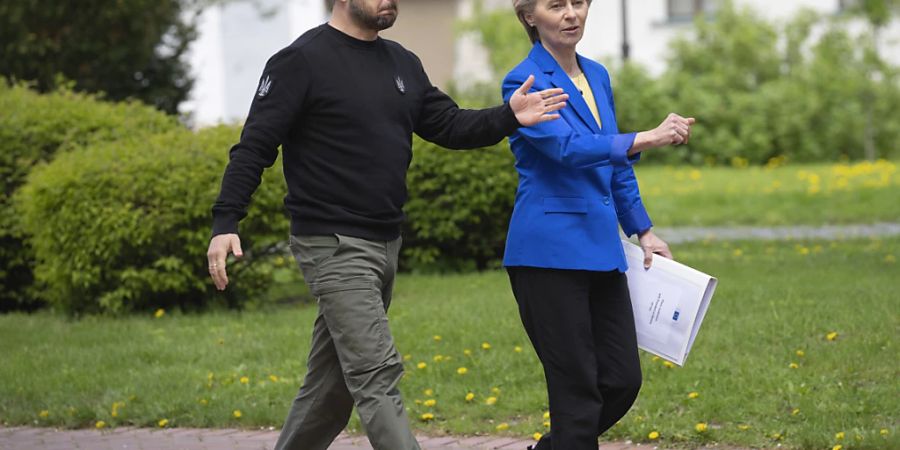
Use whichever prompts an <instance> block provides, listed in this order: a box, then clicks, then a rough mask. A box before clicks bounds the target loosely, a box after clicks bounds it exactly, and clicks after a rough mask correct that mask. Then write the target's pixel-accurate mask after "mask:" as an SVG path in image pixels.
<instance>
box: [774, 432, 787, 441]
mask: <svg viewBox="0 0 900 450" xmlns="http://www.w3.org/2000/svg"><path fill="white" fill-rule="evenodd" d="M772 439H775V440H776V441H780V440H782V439H784V435H782V434H781V433H772Z"/></svg>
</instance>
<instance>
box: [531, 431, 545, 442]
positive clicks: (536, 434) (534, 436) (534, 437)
mask: <svg viewBox="0 0 900 450" xmlns="http://www.w3.org/2000/svg"><path fill="white" fill-rule="evenodd" d="M542 437H544V435H543V434H541V433H537V432H535V433H534V434H532V435H531V438H532V439H534V440H536V441H539V440H541V438H542Z"/></svg>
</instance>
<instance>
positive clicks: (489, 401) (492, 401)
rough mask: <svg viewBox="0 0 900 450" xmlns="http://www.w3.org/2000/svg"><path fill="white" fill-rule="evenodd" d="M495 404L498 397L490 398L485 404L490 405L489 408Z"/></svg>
mask: <svg viewBox="0 0 900 450" xmlns="http://www.w3.org/2000/svg"><path fill="white" fill-rule="evenodd" d="M495 403H497V397H488V398H487V400H485V401H484V404H485V405H488V406H490V405H493V404H495Z"/></svg>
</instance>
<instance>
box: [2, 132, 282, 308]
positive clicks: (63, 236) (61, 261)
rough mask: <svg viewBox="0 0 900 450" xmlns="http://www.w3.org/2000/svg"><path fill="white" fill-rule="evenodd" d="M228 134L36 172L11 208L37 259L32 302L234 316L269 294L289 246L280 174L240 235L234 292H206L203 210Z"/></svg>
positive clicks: (155, 142) (145, 140)
mask: <svg viewBox="0 0 900 450" xmlns="http://www.w3.org/2000/svg"><path fill="white" fill-rule="evenodd" d="M237 137H238V130H237V129H235V128H227V127H220V128H214V129H207V130H204V131H202V132H200V133H198V134H194V133H192V132H190V131H187V130H185V129H175V130H172V131H169V132H166V133H162V134H156V135H152V136H143V137H135V138H131V139H128V138H126V139H122V140H119V141H113V142H103V143H93V144H92V145H90V146H88V147H85V148H82V149H78V150H76V151H71V152H67V153H64V154H61V155H58V157H57V158H56V159H55V160H54V161H53V162H51V163H49V164H47V165H44V166H41V167H38V168H36V169H35V170H34V171H33V172H32V174H31V176H30V178H29V182H28V184H26V185H25V186H24V187H23V188H22V189H20V190H19V192H18V193H17V195H16V197H15V203H16V208H17V209H18V211H19V213H20V214H21V217H22V226H23V229H24V231H25V232H26V233H27V234H28V235H29V236H30V238H29V242H30V243H31V245H32V246H33V248H34V251H35V255H36V258H37V264H36V267H35V276H36V278H37V280H38V281H39V282H40V283H41V284H42V289H41V291H40V295H41V297H42V298H43V299H45V300H46V301H47V302H48V303H49V304H50V305H52V306H54V307H56V308H58V309H61V310H64V311H67V312H70V313H82V312H105V313H120V312H126V311H136V310H148V309H152V308H157V307H171V306H178V307H180V308H182V309H198V308H202V307H204V306H207V305H209V304H212V303H223V302H224V303H227V304H228V305H229V306H239V305H240V304H242V303H243V302H245V301H246V300H247V299H248V298H251V297H252V296H253V295H254V294H256V293H258V292H261V290H262V289H263V288H265V287H267V285H268V281H269V280H270V279H271V276H272V270H271V266H270V265H267V264H253V262H254V261H261V260H262V259H263V258H264V257H265V256H267V255H269V254H273V253H277V252H278V249H279V247H278V246H277V243H278V242H279V241H283V240H284V237H285V236H287V221H286V220H285V219H284V218H283V217H281V216H282V214H281V211H282V206H281V205H282V203H281V199H282V197H283V196H284V193H285V187H284V182H283V178H282V175H281V170H280V164H279V165H278V166H277V167H278V168H276V169H274V170H270V171H268V173H267V175H266V176H265V177H264V183H263V185H262V186H261V188H260V189H259V192H257V195H256V196H255V199H254V200H255V201H254V204H253V207H252V208H251V211H250V217H249V218H248V219H247V220H246V221H245V225H244V227H243V230H244V231H246V232H247V233H246V236H248V237H249V238H250V239H245V240H244V242H243V246H244V249H245V250H247V251H246V256H245V258H244V259H243V260H242V261H241V262H240V263H237V264H231V265H230V267H229V276H230V280H231V281H232V285H231V286H229V289H228V290H227V291H226V293H225V294H217V293H216V291H215V288H214V287H213V286H212V284H211V282H210V281H209V276H208V273H207V267H206V266H207V264H206V258H205V253H206V247H207V244H208V242H209V224H210V213H209V207H210V202H211V199H213V198H215V196H216V194H217V192H218V188H219V183H220V180H221V176H222V169H223V167H224V166H225V164H226V159H227V152H226V149H227V148H228V147H229V146H230V145H231V144H233V143H234V142H235V141H236V140H237Z"/></svg>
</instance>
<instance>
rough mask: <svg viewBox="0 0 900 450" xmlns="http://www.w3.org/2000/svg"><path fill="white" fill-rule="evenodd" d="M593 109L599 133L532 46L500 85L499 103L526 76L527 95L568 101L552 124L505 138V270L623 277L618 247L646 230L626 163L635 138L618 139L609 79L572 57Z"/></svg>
mask: <svg viewBox="0 0 900 450" xmlns="http://www.w3.org/2000/svg"><path fill="white" fill-rule="evenodd" d="M578 63H579V64H580V66H581V69H582V71H584V74H585V76H586V77H587V80H588V83H589V84H590V86H591V90H592V91H593V94H594V99H595V100H596V102H597V109H598V111H599V113H600V120H601V122H602V128H601V127H600V125H598V124H597V121H596V120H595V119H594V116H593V115H592V114H591V111H590V110H589V109H588V106H587V103H586V102H585V100H584V98H583V97H582V95H581V93H580V92H579V91H578V89H577V88H576V87H575V85H574V84H573V83H572V80H571V79H570V78H569V76H568V75H567V74H566V72H565V71H564V70H563V69H562V68H561V67H560V66H559V64H558V63H557V62H556V60H555V59H554V58H553V56H552V55H550V53H549V52H547V50H546V49H544V47H543V46H542V45H541V43H540V42H537V43H535V44H534V47H533V48H532V50H531V52H530V53H529V55H528V57H527V58H525V60H524V61H522V62H521V63H519V65H518V66H516V67H515V68H514V69H513V70H512V71H511V72H510V73H509V74H508V75H507V76H506V78H505V79H504V80H503V98H504V100H506V101H507V102H508V101H509V98H510V96H512V94H513V92H514V91H515V90H516V89H518V88H519V86H521V85H522V83H523V82H525V80H526V79H527V78H528V76H529V75H534V76H535V82H534V87H533V88H532V90H534V91H540V90H544V89H549V88H554V87H558V88H562V89H563V90H565V92H566V93H567V94H569V100H568V104H567V105H566V107H565V108H564V109H562V110H561V111H560V116H561V117H560V119H558V120H553V121H549V122H544V123H541V124H538V125H534V126H531V127H527V128H519V130H517V131H516V132H515V133H513V134H512V136H510V138H509V142H510V148H511V149H512V152H513V154H515V156H516V170H518V172H519V189H518V191H517V192H516V203H515V207H514V209H513V214H512V218H511V220H510V224H509V233H508V235H507V240H506V253H505V255H504V258H503V265H505V266H529V267H546V268H555V269H581V270H596V271H609V270H619V271H620V272H624V271H625V270H627V268H628V266H627V264H626V262H625V253H624V251H623V249H622V243H621V241H620V239H619V227H618V226H619V224H621V225H622V230H623V231H624V232H625V234H627V235H629V236H630V235H632V234H634V233H638V232H642V231H644V230H647V229H649V228H650V227H651V226H652V225H653V224H652V223H651V222H650V217H649V216H648V215H647V211H646V210H645V209H644V205H643V203H642V202H641V197H640V193H639V192H638V183H637V179H636V178H635V176H634V170H633V169H632V167H631V166H632V164H634V163H635V162H637V161H638V159H639V158H640V153H638V154H637V155H635V156H633V157H629V156H627V152H628V150H629V149H630V148H631V146H632V144H633V143H634V137H635V133H626V134H619V130H618V127H617V125H616V112H615V106H614V105H613V96H612V89H611V88H610V84H609V74H608V73H607V71H606V68H605V67H603V66H602V65H601V64H599V63H597V62H594V61H591V60H590V59H587V58H584V57H582V56H581V55H579V56H578Z"/></svg>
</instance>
